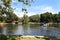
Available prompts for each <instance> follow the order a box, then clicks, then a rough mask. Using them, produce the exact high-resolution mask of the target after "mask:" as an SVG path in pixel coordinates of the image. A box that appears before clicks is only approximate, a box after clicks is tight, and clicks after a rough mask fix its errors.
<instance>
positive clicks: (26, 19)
mask: <svg viewBox="0 0 60 40" xmlns="http://www.w3.org/2000/svg"><path fill="white" fill-rule="evenodd" d="M28 21H29V17H28V16H27V14H24V16H23V24H27V23H28Z"/></svg>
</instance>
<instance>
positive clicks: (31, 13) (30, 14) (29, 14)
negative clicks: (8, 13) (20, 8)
mask: <svg viewBox="0 0 60 40" xmlns="http://www.w3.org/2000/svg"><path fill="white" fill-rule="evenodd" d="M14 13H15V14H16V15H17V16H18V17H23V15H24V13H23V12H20V13H19V12H14ZM27 15H28V16H32V15H36V13H33V12H29V13H27Z"/></svg>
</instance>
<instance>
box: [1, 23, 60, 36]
mask: <svg viewBox="0 0 60 40" xmlns="http://www.w3.org/2000/svg"><path fill="white" fill-rule="evenodd" d="M0 33H2V34H4V35H45V36H46V35H47V36H59V35H60V28H59V27H50V26H45V27H44V26H40V24H24V25H20V24H19V25H13V24H6V25H5V26H4V27H1V28H0Z"/></svg>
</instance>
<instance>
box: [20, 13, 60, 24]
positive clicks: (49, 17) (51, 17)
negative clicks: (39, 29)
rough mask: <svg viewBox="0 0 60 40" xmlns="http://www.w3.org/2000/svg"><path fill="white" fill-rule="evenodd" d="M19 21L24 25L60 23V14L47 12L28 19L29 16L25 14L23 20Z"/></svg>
mask: <svg viewBox="0 0 60 40" xmlns="http://www.w3.org/2000/svg"><path fill="white" fill-rule="evenodd" d="M19 21H22V22H23V23H27V22H40V23H47V22H53V23H59V22H60V12H59V13H54V14H53V13H51V12H45V13H41V14H36V15H32V16H30V17H28V15H26V14H24V16H23V18H20V20H19Z"/></svg>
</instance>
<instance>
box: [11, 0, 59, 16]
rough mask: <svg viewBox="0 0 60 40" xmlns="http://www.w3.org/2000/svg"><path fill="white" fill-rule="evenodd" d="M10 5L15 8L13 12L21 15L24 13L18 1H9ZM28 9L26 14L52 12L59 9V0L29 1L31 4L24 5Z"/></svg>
mask: <svg viewBox="0 0 60 40" xmlns="http://www.w3.org/2000/svg"><path fill="white" fill-rule="evenodd" d="M11 6H12V7H13V8H16V9H15V10H14V13H15V14H16V15H17V16H19V17H22V16H23V15H24V13H23V12H22V11H21V9H22V8H23V4H22V3H20V2H18V1H17V0H13V2H12V3H11ZM26 8H27V10H28V14H27V15H28V16H31V15H35V14H40V13H43V12H47V11H48V12H52V13H57V12H59V11H60V0H34V2H33V3H31V6H27V7H26Z"/></svg>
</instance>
